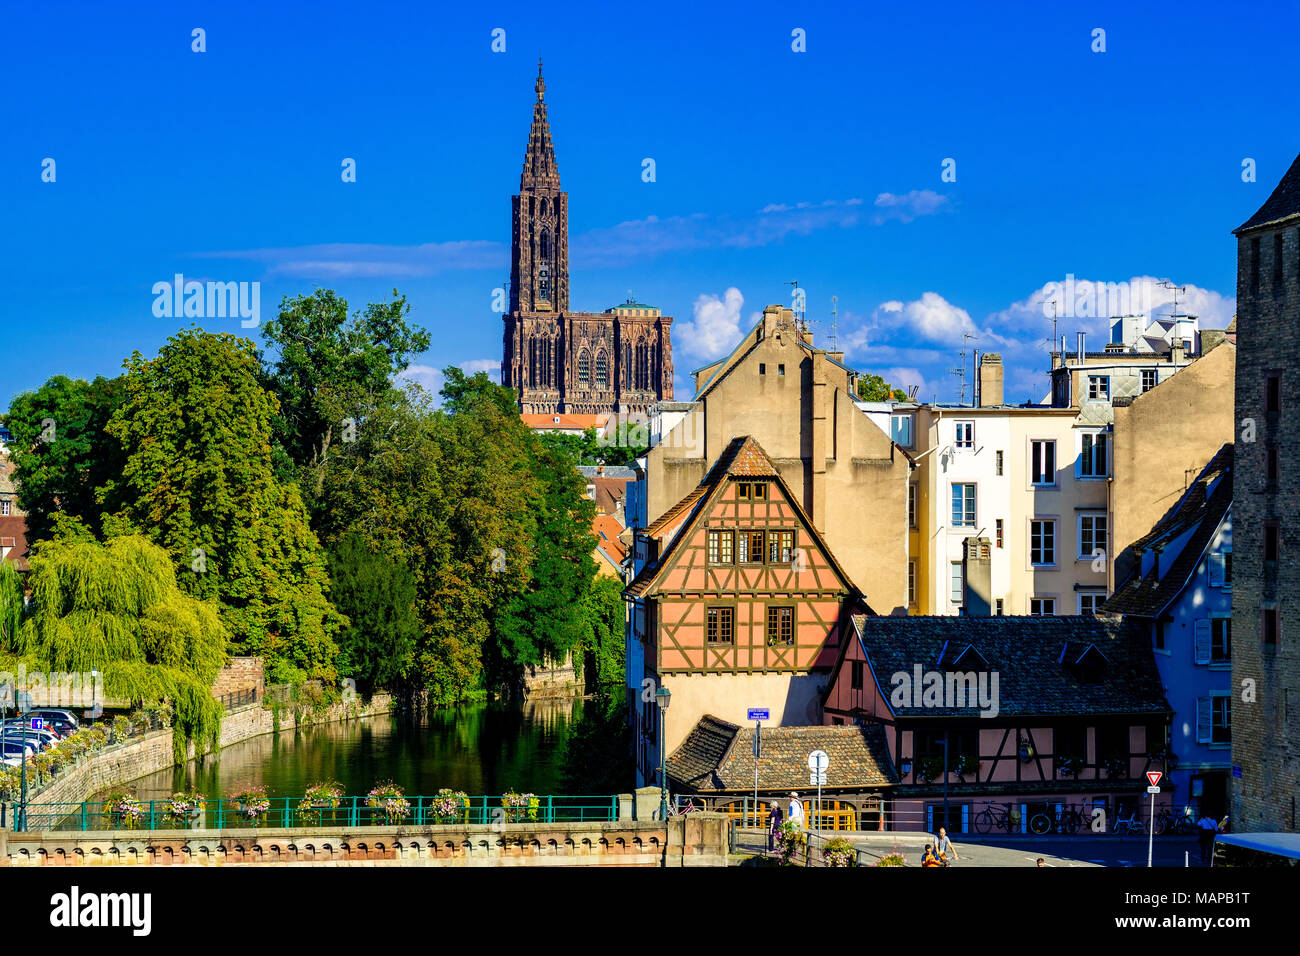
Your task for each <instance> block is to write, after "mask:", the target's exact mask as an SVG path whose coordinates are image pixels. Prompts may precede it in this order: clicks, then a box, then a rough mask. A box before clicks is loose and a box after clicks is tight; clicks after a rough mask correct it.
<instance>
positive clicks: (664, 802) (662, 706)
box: [655, 684, 673, 820]
mask: <svg viewBox="0 0 1300 956" xmlns="http://www.w3.org/2000/svg"><path fill="white" fill-rule="evenodd" d="M672 696H673V695H672V692H671V691H669V690H668V688H667V687H664V686H663V685H662V684H660V685H659V689H658V690H657V691H655V702H656V703H657V704H658V705H659V819H660V820H667V819H668V759H667V757H666V755H665V754H664V749H665V747H666V738H667V735H666V734H665V732H664V730H665V724H666V720H665V717H666V715H667V713H668V702H669V701H670V700H671V699H672Z"/></svg>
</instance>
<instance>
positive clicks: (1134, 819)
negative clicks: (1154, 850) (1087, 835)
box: [1110, 810, 1147, 836]
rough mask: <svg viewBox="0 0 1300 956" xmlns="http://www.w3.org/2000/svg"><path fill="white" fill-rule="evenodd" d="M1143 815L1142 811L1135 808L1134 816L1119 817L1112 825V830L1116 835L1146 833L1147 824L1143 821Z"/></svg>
mask: <svg viewBox="0 0 1300 956" xmlns="http://www.w3.org/2000/svg"><path fill="white" fill-rule="evenodd" d="M1141 816H1142V815H1141V813H1140V811H1137V810H1135V811H1133V815H1132V816H1128V817H1125V816H1121V817H1119V818H1118V819H1117V820H1116V821H1115V825H1114V826H1113V827H1111V830H1110V832H1111V833H1114V834H1115V835H1116V836H1124V835H1131V834H1144V833H1146V832H1147V825H1146V823H1144V822H1143V821H1142V819H1141Z"/></svg>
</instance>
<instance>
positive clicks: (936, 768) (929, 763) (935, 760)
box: [917, 757, 943, 783]
mask: <svg viewBox="0 0 1300 956" xmlns="http://www.w3.org/2000/svg"><path fill="white" fill-rule="evenodd" d="M917 776H919V777H920V778H921V780H922V781H923V782H924V783H929V782H930V781H932V780H937V779H939V778H940V777H942V776H943V758H942V757H922V758H921V766H920V767H919V768H918V770H917Z"/></svg>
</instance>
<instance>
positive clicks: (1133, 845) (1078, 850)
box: [737, 830, 1200, 867]
mask: <svg viewBox="0 0 1300 956" xmlns="http://www.w3.org/2000/svg"><path fill="white" fill-rule="evenodd" d="M837 835H839V836H845V837H847V838H848V839H850V840H852V841H853V843H854V845H856V846H857V847H858V848H859V849H861V850H862V851H863V852H864V853H865V854H866V855H867V857H868V858H869V859H871V860H875V859H879V858H880V857H881V856H883V855H884V854H886V853H891V852H895V851H896V852H900V853H902V854H903V856H904V857H906V858H907V862H908V864H909V865H912V866H919V865H920V862H921V852H922V850H924V849H925V845H926V844H927V843H931V842H933V839H934V838H933V837H931V836H929V835H928V834H924V833H897V834H882V833H869V834H868V833H841V834H837ZM739 842H740V846H739V847H738V848H737V849H738V852H740V853H756V854H758V853H762V852H763V851H764V850H765V849H766V845H765V844H763V843H761V842H760V840H759V835H758V833H757V831H743V830H742V831H740V840H739ZM954 843H955V845H956V847H957V857H958V859H957V861H956V862H955V864H954V866H956V867H966V866H976V867H985V866H991V867H1018V866H1036V865H1037V860H1038V858H1039V857H1042V858H1043V863H1044V866H1048V867H1090V866H1112V867H1123V866H1146V865H1147V842H1146V840H1145V839H1143V838H1142V837H1089V836H1077V837H1062V836H1045V837H1033V836H1030V837H1000V838H999V837H994V836H985V837H974V839H973V840H968V839H966V837H965V836H964V835H963V836H959V837H958V838H957V839H956V840H955V841H954ZM1184 852H1186V853H1188V854H1190V860H1191V865H1192V866H1199V865H1200V862H1199V851H1198V849H1197V842H1196V838H1195V837H1158V838H1157V839H1156V842H1155V853H1154V857H1153V862H1154V864H1155V865H1156V866H1166V867H1168V866H1178V867H1181V866H1182V865H1183V859H1184V857H1183V854H1184Z"/></svg>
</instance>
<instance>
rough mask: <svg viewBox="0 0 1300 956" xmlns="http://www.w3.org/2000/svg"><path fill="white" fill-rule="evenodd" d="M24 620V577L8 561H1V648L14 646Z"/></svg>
mask: <svg viewBox="0 0 1300 956" xmlns="http://www.w3.org/2000/svg"><path fill="white" fill-rule="evenodd" d="M22 619H23V582H22V575H20V574H19V573H18V570H17V568H15V567H14V566H13V565H12V564H10V563H9V562H8V561H0V648H3V647H12V646H13V643H14V641H15V639H16V638H17V637H18V625H19V624H20V623H22Z"/></svg>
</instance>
